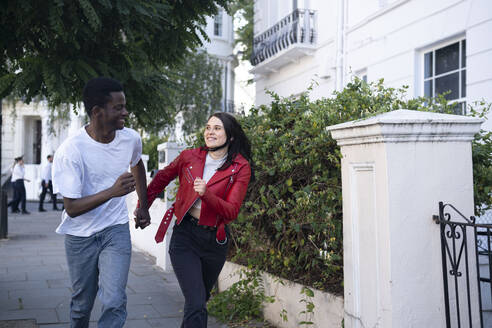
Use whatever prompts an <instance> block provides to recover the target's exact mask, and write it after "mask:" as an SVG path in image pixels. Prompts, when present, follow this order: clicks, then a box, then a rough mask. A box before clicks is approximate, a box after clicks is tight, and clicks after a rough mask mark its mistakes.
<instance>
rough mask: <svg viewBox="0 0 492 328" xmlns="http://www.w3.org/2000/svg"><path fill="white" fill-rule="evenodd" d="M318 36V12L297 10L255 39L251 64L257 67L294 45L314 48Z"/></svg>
mask: <svg viewBox="0 0 492 328" xmlns="http://www.w3.org/2000/svg"><path fill="white" fill-rule="evenodd" d="M316 34H317V31H316V12H315V11H314V10H309V9H296V10H294V11H293V12H292V13H290V14H289V15H287V16H286V17H284V18H283V19H281V20H280V21H279V22H278V23H276V24H275V25H273V26H272V27H271V28H269V29H268V30H267V31H265V32H263V33H262V34H260V35H258V36H256V37H255V38H254V39H253V55H252V58H251V63H252V64H253V65H255V66H256V65H258V64H260V63H261V62H263V61H265V60H266V59H268V58H270V57H273V56H275V55H276V54H277V53H279V52H281V51H282V50H285V49H288V48H290V47H293V46H294V45H300V46H307V47H312V46H314V45H315V44H316Z"/></svg>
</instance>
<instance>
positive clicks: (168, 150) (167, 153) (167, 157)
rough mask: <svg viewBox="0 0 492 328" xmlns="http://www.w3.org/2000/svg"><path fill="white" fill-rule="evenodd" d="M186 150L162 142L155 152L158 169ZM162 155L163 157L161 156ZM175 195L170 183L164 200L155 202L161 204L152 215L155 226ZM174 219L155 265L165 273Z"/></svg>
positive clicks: (181, 145) (168, 265) (167, 269)
mask: <svg viewBox="0 0 492 328" xmlns="http://www.w3.org/2000/svg"><path fill="white" fill-rule="evenodd" d="M185 148H186V145H184V144H180V143H176V142H164V143H162V144H160V145H158V146H157V151H158V152H159V169H163V168H164V167H166V166H167V165H169V164H171V162H172V161H173V160H174V159H175V158H176V157H178V155H179V154H180V153H181V151H182V150H183V149H185ZM162 155H164V156H162ZM175 193H176V185H175V183H174V182H171V183H170V184H169V185H168V186H167V187H166V191H165V192H164V198H163V199H162V200H156V202H161V204H160V206H159V207H158V208H156V209H155V210H154V211H153V212H152V213H151V215H152V218H154V217H157V218H158V220H157V221H156V222H157V224H160V223H161V219H162V217H163V216H164V213H165V211H167V209H169V208H170V207H171V206H172V204H173V203H174V195H175ZM154 213H155V214H154ZM174 220H175V217H173V221H172V222H171V224H170V225H169V229H167V232H166V235H165V237H164V240H163V242H162V244H163V245H164V247H165V252H164V256H159V257H158V258H157V260H156V264H157V265H159V266H161V267H162V268H164V270H165V271H171V270H172V269H173V268H172V265H171V259H170V258H169V254H168V250H169V243H170V242H171V234H172V232H173V226H174Z"/></svg>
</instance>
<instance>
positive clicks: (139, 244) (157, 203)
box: [126, 142, 185, 271]
mask: <svg viewBox="0 0 492 328" xmlns="http://www.w3.org/2000/svg"><path fill="white" fill-rule="evenodd" d="M184 148H185V146H184V145H180V144H177V143H174V142H165V143H162V144H160V145H158V146H157V150H158V151H159V169H162V168H164V167H165V166H167V165H168V164H169V163H171V162H172V161H173V160H174V159H175V158H176V157H177V156H178V155H179V153H180V152H181V150H182V149H184ZM142 159H143V160H144V163H146V161H147V160H148V156H147V155H142ZM147 183H150V180H149V179H148V180H147ZM174 189H175V187H174V182H173V183H171V184H170V185H169V186H167V188H166V192H165V194H164V198H163V199H160V198H157V199H155V200H154V203H153V204H152V207H151V208H150V210H149V212H150V217H151V224H150V225H149V226H148V227H146V228H145V229H144V230H141V229H135V227H134V221H133V210H134V209H135V206H136V204H137V195H136V193H135V192H133V193H131V194H130V195H129V196H127V199H126V203H127V206H128V212H129V215H130V233H131V236H132V244H133V245H134V246H135V247H136V248H138V249H140V250H143V251H145V252H147V253H149V254H150V255H152V256H154V257H155V259H156V264H157V265H158V266H160V267H161V268H163V269H164V270H165V271H171V270H172V266H171V261H170V259H169V254H168V249H169V242H170V239H171V233H172V227H173V223H171V224H170V226H169V229H168V231H167V233H166V236H165V238H164V241H163V242H162V243H159V244H157V243H156V242H155V239H154V237H155V234H156V232H157V229H158V228H159V225H160V224H161V220H162V217H163V216H164V213H165V212H166V210H167V209H168V208H169V207H171V205H172V204H173V201H172V200H171V198H173V196H172V192H173V190H174Z"/></svg>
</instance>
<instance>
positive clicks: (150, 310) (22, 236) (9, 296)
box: [0, 203, 227, 328]
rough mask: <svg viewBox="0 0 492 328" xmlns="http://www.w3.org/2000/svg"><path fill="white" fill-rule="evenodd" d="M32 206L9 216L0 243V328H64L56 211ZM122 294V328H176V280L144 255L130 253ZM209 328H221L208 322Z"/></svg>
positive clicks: (66, 287)
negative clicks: (124, 301)
mask: <svg viewBox="0 0 492 328" xmlns="http://www.w3.org/2000/svg"><path fill="white" fill-rule="evenodd" d="M37 205H38V204H37V203H28V210H29V211H30V212H31V214H30V215H21V214H11V213H9V222H8V225H9V238H8V239H6V240H5V239H0V328H4V327H25V328H27V327H43V328H55V327H56V328H61V327H69V323H68V322H69V305H70V293H71V289H70V281H69V277H68V271H67V264H66V260H65V249H64V245H63V236H60V235H57V234H56V233H55V232H54V230H55V228H56V226H57V225H58V223H59V222H60V213H61V212H54V211H48V212H44V213H39V212H37ZM127 294H128V307H127V308H128V318H127V322H126V325H125V327H128V328H130V327H134V328H146V327H167V328H174V327H179V325H180V323H181V318H182V308H183V302H184V300H183V296H182V294H181V291H180V290H179V286H178V283H177V281H176V277H175V275H174V273H165V272H164V271H162V270H161V269H160V268H158V267H156V266H155V265H154V260H153V258H152V257H150V256H148V255H146V254H145V253H140V252H136V251H134V252H133V254H132V262H131V267H130V275H129V279H128V286H127ZM100 309H101V305H100V303H98V301H96V304H95V305H94V309H93V310H92V316H91V324H90V327H96V326H97V325H96V323H97V319H98V318H99V315H100V313H101V312H100ZM29 319H30V320H29ZM33 319H34V320H35V323H36V324H34V321H33ZM10 320H12V322H10ZM13 320H16V321H13ZM17 320H19V321H17ZM209 327H210V328H223V327H227V326H226V325H222V324H218V323H217V322H216V321H215V320H214V319H213V318H210V320H209Z"/></svg>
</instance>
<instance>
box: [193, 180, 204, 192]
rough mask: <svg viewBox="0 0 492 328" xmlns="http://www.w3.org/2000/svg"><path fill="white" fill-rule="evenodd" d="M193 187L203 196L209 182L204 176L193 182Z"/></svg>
mask: <svg viewBox="0 0 492 328" xmlns="http://www.w3.org/2000/svg"><path fill="white" fill-rule="evenodd" d="M193 189H195V191H196V192H197V193H198V195H200V196H203V194H204V193H205V190H206V189H207V184H206V183H205V180H203V179H202V178H196V179H195V181H194V182H193Z"/></svg>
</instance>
